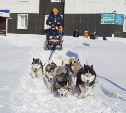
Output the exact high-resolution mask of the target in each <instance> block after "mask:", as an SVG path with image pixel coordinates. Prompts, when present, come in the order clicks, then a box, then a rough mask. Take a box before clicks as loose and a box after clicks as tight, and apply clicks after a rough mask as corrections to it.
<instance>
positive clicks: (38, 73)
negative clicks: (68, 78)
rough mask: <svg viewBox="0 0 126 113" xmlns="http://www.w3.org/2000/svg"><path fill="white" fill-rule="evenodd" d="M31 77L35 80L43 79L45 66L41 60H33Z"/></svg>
mask: <svg viewBox="0 0 126 113" xmlns="http://www.w3.org/2000/svg"><path fill="white" fill-rule="evenodd" d="M31 76H32V77H33V78H41V77H42V76H43V65H42V61H41V60H40V59H35V58H33V61H32V68H31Z"/></svg>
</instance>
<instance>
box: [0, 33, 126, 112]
mask: <svg viewBox="0 0 126 113" xmlns="http://www.w3.org/2000/svg"><path fill="white" fill-rule="evenodd" d="M0 40H1V41H0V113H126V68H125V67H126V59H125V58H126V52H125V51H126V39H121V38H111V37H109V38H108V41H103V40H101V39H99V40H90V39H85V38H84V37H79V38H73V37H70V36H64V42H63V49H62V50H58V49H57V50H56V51H55V52H54V53H53V54H52V57H51V60H50V62H51V61H53V62H55V63H56V64H57V65H61V60H60V59H58V58H59V56H64V57H66V58H69V57H74V58H75V59H78V58H79V59H80V62H81V65H82V66H83V65H84V64H89V65H93V66H94V70H95V71H96V74H97V79H96V83H95V87H94V89H93V91H92V93H91V94H90V95H89V96H88V97H86V98H83V99H77V98H76V97H75V96H74V94H76V92H75V91H74V90H72V92H71V95H70V96H69V97H68V98H66V97H64V98H61V97H59V96H58V94H52V93H50V90H49V89H48V88H47V86H46V85H45V83H44V80H43V79H44V78H41V79H33V78H32V77H31V76H30V73H31V62H32V59H33V58H40V59H41V60H42V62H43V64H44V63H47V60H48V58H49V56H50V53H51V51H49V50H45V44H44V43H45V36H44V35H43V36H42V35H19V34H9V35H8V36H6V37H4V36H0Z"/></svg>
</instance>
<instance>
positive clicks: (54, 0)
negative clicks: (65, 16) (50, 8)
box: [51, 0, 61, 2]
mask: <svg viewBox="0 0 126 113" xmlns="http://www.w3.org/2000/svg"><path fill="white" fill-rule="evenodd" d="M51 2H61V0H51Z"/></svg>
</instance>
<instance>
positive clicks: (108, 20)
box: [101, 14, 124, 25]
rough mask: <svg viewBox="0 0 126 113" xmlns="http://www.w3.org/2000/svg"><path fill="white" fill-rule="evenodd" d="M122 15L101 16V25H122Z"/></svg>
mask: <svg viewBox="0 0 126 113" xmlns="http://www.w3.org/2000/svg"><path fill="white" fill-rule="evenodd" d="M123 23H124V15H123V14H101V24H116V25H123Z"/></svg>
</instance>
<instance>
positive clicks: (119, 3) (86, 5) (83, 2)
mask: <svg viewBox="0 0 126 113" xmlns="http://www.w3.org/2000/svg"><path fill="white" fill-rule="evenodd" d="M113 11H116V12H117V13H119V14H126V0H66V1H65V14H98V13H112V12H113Z"/></svg>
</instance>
